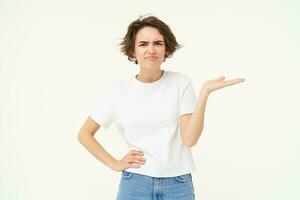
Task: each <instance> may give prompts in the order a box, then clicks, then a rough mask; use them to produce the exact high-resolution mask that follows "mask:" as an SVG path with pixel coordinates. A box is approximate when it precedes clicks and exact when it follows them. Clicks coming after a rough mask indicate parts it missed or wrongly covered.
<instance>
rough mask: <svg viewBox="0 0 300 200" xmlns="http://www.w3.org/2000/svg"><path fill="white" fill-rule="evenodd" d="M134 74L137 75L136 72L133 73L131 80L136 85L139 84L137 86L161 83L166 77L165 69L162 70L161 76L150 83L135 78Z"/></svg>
mask: <svg viewBox="0 0 300 200" xmlns="http://www.w3.org/2000/svg"><path fill="white" fill-rule="evenodd" d="M136 76H137V74H135V75H134V77H133V81H134V83H135V84H136V85H139V86H142V87H153V86H154V85H157V84H159V83H161V82H162V81H163V80H164V79H165V78H166V76H167V70H163V74H162V76H161V77H160V78H159V79H158V80H156V81H153V82H151V83H145V82H142V81H139V80H138V79H137V78H136Z"/></svg>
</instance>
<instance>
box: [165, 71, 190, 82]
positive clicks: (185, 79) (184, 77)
mask: <svg viewBox="0 0 300 200" xmlns="http://www.w3.org/2000/svg"><path fill="white" fill-rule="evenodd" d="M168 73H169V75H170V76H171V77H173V78H175V79H177V80H178V81H180V82H189V81H191V78H190V76H189V75H188V74H186V73H184V72H178V71H168Z"/></svg>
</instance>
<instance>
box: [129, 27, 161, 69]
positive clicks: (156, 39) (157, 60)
mask: <svg viewBox="0 0 300 200" xmlns="http://www.w3.org/2000/svg"><path fill="white" fill-rule="evenodd" d="M165 51H166V47H165V42H164V37H163V36H162V35H161V34H160V33H159V31H158V29H156V28H153V27H144V28H142V29H140V30H139V31H138V33H137V34H136V37H135V45H134V56H135V58H136V59H137V61H138V63H139V64H140V66H141V67H144V68H148V69H155V68H160V65H161V63H162V62H163V60H164V58H165V53H166V52H165Z"/></svg>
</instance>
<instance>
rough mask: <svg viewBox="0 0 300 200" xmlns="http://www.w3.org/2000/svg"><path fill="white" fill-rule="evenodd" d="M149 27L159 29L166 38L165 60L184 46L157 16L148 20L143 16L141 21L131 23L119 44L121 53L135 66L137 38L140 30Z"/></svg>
mask: <svg viewBox="0 0 300 200" xmlns="http://www.w3.org/2000/svg"><path fill="white" fill-rule="evenodd" d="M147 26H150V27H153V28H157V29H158V31H159V33H160V34H161V35H162V36H163V37H164V42H165V46H166V55H165V59H166V58H170V57H171V56H172V55H173V53H174V52H175V51H176V50H177V49H178V48H181V47H182V45H180V44H178V43H177V41H176V38H175V36H174V34H173V33H172V31H171V29H170V28H169V26H168V25H167V24H165V23H164V22H163V21H161V20H159V19H158V18H157V17H155V16H149V17H146V18H142V16H140V17H139V19H137V20H135V21H133V22H131V23H130V25H129V26H128V29H127V33H126V35H125V37H124V38H123V41H122V42H121V43H120V44H119V45H121V52H122V53H123V54H124V55H126V56H127V57H128V60H130V61H132V62H134V63H135V64H137V63H138V62H137V60H136V59H135V58H134V56H133V52H134V47H135V46H134V45H135V37H136V34H137V33H138V31H139V30H140V29H142V28H144V27H147Z"/></svg>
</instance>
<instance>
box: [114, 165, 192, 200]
mask: <svg viewBox="0 0 300 200" xmlns="http://www.w3.org/2000/svg"><path fill="white" fill-rule="evenodd" d="M194 199H195V194H194V185H193V181H192V175H191V173H189V174H184V175H180V176H174V177H161V178H160V177H152V176H146V175H141V174H137V173H133V172H128V171H125V170H123V171H122V176H121V181H120V185H119V190H118V196H117V200H194Z"/></svg>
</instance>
